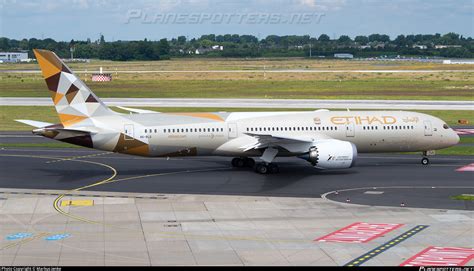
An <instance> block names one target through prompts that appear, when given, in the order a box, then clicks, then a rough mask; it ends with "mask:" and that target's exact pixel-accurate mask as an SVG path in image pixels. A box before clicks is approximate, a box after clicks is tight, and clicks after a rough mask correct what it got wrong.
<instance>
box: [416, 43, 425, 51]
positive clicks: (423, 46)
mask: <svg viewBox="0 0 474 271" xmlns="http://www.w3.org/2000/svg"><path fill="white" fill-rule="evenodd" d="M413 48H418V49H421V50H426V49H428V46H426V45H420V44H415V45H413Z"/></svg>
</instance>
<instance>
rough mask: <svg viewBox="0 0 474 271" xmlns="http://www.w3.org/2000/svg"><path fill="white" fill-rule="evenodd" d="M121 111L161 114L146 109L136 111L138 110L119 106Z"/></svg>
mask: <svg viewBox="0 0 474 271" xmlns="http://www.w3.org/2000/svg"><path fill="white" fill-rule="evenodd" d="M117 107H118V108H120V109H123V110H125V111H130V112H133V113H139V114H148V113H160V112H156V111H152V110H146V109H136V108H130V107H125V106H117Z"/></svg>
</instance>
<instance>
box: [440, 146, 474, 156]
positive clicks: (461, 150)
mask: <svg viewBox="0 0 474 271" xmlns="http://www.w3.org/2000/svg"><path fill="white" fill-rule="evenodd" d="M436 154H439V155H474V147H471V146H453V147H449V148H446V149H442V150H437V151H436Z"/></svg>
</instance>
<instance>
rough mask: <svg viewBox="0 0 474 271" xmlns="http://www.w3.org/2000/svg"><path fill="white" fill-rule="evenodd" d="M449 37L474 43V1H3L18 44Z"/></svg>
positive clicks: (5, 33)
mask: <svg viewBox="0 0 474 271" xmlns="http://www.w3.org/2000/svg"><path fill="white" fill-rule="evenodd" d="M448 32H456V33H459V34H461V35H464V36H466V37H474V0H133V1H132V0H0V36H2V37H7V38H13V39H23V38H53V39H55V40H63V41H69V40H71V39H74V40H85V39H87V38H90V39H91V40H96V39H98V38H99V36H100V34H103V35H104V37H105V39H106V40H107V41H115V40H142V39H144V38H147V39H148V40H159V39H162V38H174V37H178V36H186V37H188V38H193V37H199V36H201V35H203V34H240V35H242V34H249V35H254V36H257V37H259V38H265V37H266V36H268V35H310V36H311V37H318V36H319V35H321V34H323V33H324V34H328V35H329V36H330V37H331V38H337V37H339V36H340V35H348V36H350V37H352V38H353V37H355V36H357V35H369V34H372V33H379V34H387V35H389V36H390V37H391V38H395V37H396V36H397V35H399V34H404V35H407V34H435V33H441V34H445V33H448Z"/></svg>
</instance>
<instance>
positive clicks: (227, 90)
mask: <svg viewBox="0 0 474 271" xmlns="http://www.w3.org/2000/svg"><path fill="white" fill-rule="evenodd" d="M86 84H87V85H88V86H89V87H90V88H91V89H93V90H94V92H95V94H97V95H98V96H99V97H103V98H111V97H114V98H270V99H395V100H400V99H410V100H420V99H422V100H474V95H473V88H474V84H473V82H472V81H469V80H468V81H463V80H453V81H444V80H433V81H429V80H403V79H396V78H393V79H390V78H388V79H367V80H359V79H356V80H342V81H337V80H294V79H293V80H284V81H277V80H249V79H236V80H206V79H203V80H166V79H163V80H161V79H160V80H143V79H139V80H133V79H127V80H114V81H112V82H109V83H97V82H86ZM48 95H49V93H48V90H47V89H46V85H45V83H44V81H43V80H42V79H40V78H34V79H31V78H29V79H28V78H26V79H23V78H22V77H21V76H16V77H14V78H10V79H4V78H2V84H0V96H1V97H49V96H48Z"/></svg>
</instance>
